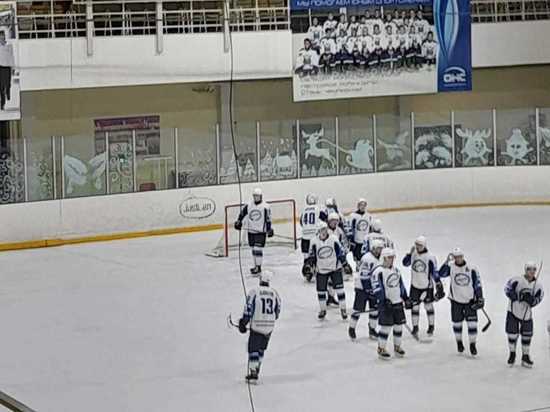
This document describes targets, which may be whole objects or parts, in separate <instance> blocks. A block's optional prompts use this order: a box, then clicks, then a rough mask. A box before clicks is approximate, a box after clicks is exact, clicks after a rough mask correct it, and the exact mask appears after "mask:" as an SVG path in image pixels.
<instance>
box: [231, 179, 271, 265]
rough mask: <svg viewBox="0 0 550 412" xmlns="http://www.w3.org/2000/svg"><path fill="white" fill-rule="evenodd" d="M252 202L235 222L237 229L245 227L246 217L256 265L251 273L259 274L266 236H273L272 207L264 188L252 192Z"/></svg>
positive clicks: (246, 226) (243, 209) (249, 242)
mask: <svg viewBox="0 0 550 412" xmlns="http://www.w3.org/2000/svg"><path fill="white" fill-rule="evenodd" d="M252 198H253V200H252V202H250V203H249V204H248V205H245V206H244V207H243V208H242V209H241V213H239V217H238V218H237V221H236V222H235V225H234V226H235V229H236V230H241V229H242V228H243V220H244V219H245V218H246V222H245V223H246V224H245V225H244V228H245V229H246V230H247V231H248V245H249V246H250V247H251V248H252V258H253V260H254V267H253V268H252V269H250V273H252V274H253V275H257V274H258V273H260V272H261V271H262V260H263V256H264V247H265V241H266V237H273V228H272V227H271V208H270V207H269V204H267V203H266V202H264V201H263V194H262V189H260V188H256V189H254V191H253V192H252Z"/></svg>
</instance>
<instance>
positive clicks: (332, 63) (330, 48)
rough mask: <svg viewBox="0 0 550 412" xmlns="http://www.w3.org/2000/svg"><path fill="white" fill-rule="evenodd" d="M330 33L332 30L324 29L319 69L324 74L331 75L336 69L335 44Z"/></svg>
mask: <svg viewBox="0 0 550 412" xmlns="http://www.w3.org/2000/svg"><path fill="white" fill-rule="evenodd" d="M332 33H333V32H332V29H330V28H327V29H325V37H323V38H322V39H321V50H320V53H321V55H320V58H319V59H320V60H319V68H320V69H321V70H322V71H323V72H324V73H331V72H332V70H333V69H334V68H335V67H336V42H335V40H334V37H333V35H332Z"/></svg>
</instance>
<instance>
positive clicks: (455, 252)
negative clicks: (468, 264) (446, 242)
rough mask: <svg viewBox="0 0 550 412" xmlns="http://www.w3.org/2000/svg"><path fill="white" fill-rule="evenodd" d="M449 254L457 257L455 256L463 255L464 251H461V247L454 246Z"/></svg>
mask: <svg viewBox="0 0 550 412" xmlns="http://www.w3.org/2000/svg"><path fill="white" fill-rule="evenodd" d="M451 255H453V256H454V257H457V256H462V257H464V252H463V251H462V249H460V248H459V247H455V248H454V249H453V251H452V252H451Z"/></svg>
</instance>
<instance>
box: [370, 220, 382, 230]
mask: <svg viewBox="0 0 550 412" xmlns="http://www.w3.org/2000/svg"><path fill="white" fill-rule="evenodd" d="M371 227H372V230H373V231H374V232H380V231H381V230H382V221H381V220H380V219H374V220H373V221H372V225H371Z"/></svg>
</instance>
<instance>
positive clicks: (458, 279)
mask: <svg viewBox="0 0 550 412" xmlns="http://www.w3.org/2000/svg"><path fill="white" fill-rule="evenodd" d="M470 282H471V279H470V276H468V275H467V274H466V273H457V274H456V275H455V283H456V284H457V285H458V286H468V285H469V284H470Z"/></svg>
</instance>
